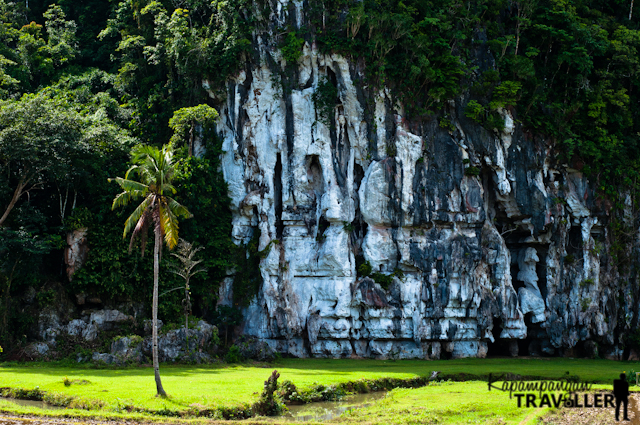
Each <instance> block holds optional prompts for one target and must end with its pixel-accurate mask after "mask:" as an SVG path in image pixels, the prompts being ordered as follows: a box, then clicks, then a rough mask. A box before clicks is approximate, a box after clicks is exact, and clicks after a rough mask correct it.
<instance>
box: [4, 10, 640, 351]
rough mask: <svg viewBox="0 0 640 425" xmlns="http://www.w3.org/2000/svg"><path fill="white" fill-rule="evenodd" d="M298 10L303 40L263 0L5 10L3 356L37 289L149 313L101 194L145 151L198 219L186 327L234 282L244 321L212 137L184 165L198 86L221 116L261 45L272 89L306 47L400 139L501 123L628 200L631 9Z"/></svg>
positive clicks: (142, 268) (248, 282)
mask: <svg viewBox="0 0 640 425" xmlns="http://www.w3.org/2000/svg"><path fill="white" fill-rule="evenodd" d="M304 4H308V9H307V10H305V20H304V24H303V25H302V26H300V27H297V26H296V24H295V22H294V21H293V20H291V21H290V23H289V25H287V26H285V27H281V28H275V27H274V26H273V23H272V21H271V20H270V19H269V15H270V14H271V13H272V10H273V8H275V2H274V1H269V0H254V1H250V0H234V1H231V0H227V1H222V0H212V1H208V0H174V1H147V0H125V1H120V2H117V1H111V2H106V1H98V0H87V1H83V2H78V1H72V0H60V1H58V2H57V3H53V2H49V1H33V0H32V1H30V2H28V3H27V2H24V1H17V2H10V1H7V0H0V24H1V26H0V294H2V300H1V303H0V313H1V315H0V335H1V336H2V338H8V339H12V340H20V339H24V338H26V335H27V334H28V329H29V328H30V326H31V325H32V324H33V322H34V320H35V318H34V315H33V314H32V313H31V312H30V311H29V309H28V308H18V306H20V305H21V304H20V303H21V300H22V299H23V298H24V294H25V293H27V292H28V291H29V290H33V289H35V290H36V291H37V294H38V295H37V297H36V300H35V303H36V304H35V305H36V306H37V307H38V308H43V307H45V306H47V305H50V304H51V303H53V302H54V300H55V299H56V297H57V296H59V294H60V293H61V292H62V293H66V294H68V295H69V296H73V295H74V294H78V293H86V294H90V295H93V296H97V297H101V298H102V299H111V300H116V301H136V302H144V303H145V304H148V302H149V299H150V297H151V285H150V276H151V275H152V273H151V267H152V262H151V261H150V259H149V258H140V256H139V255H135V254H129V253H128V252H127V250H128V242H127V241H123V239H122V223H123V222H124V219H125V218H126V217H127V216H128V215H129V214H130V213H131V211H129V210H120V211H111V201H112V200H113V198H114V196H115V195H116V194H117V193H118V187H117V186H116V185H113V184H109V183H108V180H107V179H108V178H110V177H115V176H121V175H124V172H125V171H126V169H127V168H128V163H127V161H128V160H129V152H130V150H131V148H132V147H133V146H134V145H136V144H139V143H145V144H152V145H156V146H161V145H163V144H166V143H168V142H169V141H171V142H172V143H173V145H174V146H175V147H176V149H177V153H176V155H177V158H178V166H177V174H176V183H177V186H179V188H180V190H179V193H178V199H177V200H178V201H179V202H180V203H182V204H183V205H185V206H186V207H187V208H188V209H189V211H190V212H191V213H193V215H194V218H193V219H191V220H185V221H184V222H182V223H181V226H180V236H181V237H183V238H184V239H186V240H188V241H190V242H194V243H195V244H196V245H198V246H202V247H204V250H203V251H202V254H203V255H202V257H203V258H204V259H205V261H204V264H203V265H204V266H205V267H206V268H207V272H206V273H202V274H199V275H197V276H196V277H194V280H193V281H192V284H191V287H192V291H193V299H194V300H195V312H196V314H200V315H206V314H212V310H213V308H214V307H213V306H214V305H215V299H216V296H217V288H218V285H219V283H220V281H221V280H222V279H223V278H224V276H225V273H226V271H227V270H228V269H232V268H233V267H234V266H238V270H241V273H239V276H240V277H239V278H238V277H237V278H236V285H237V288H236V289H237V291H236V292H237V298H238V303H241V302H242V301H243V300H245V302H246V299H247V297H246V296H245V295H247V294H249V293H250V292H251V291H255V289H256V279H258V277H256V275H257V273H256V270H255V268H256V267H257V262H258V261H259V260H256V252H257V241H256V239H255V238H254V240H252V241H251V242H250V243H249V244H248V246H247V247H246V249H247V250H248V251H249V254H250V255H246V251H245V250H244V249H245V248H234V245H233V244H232V243H231V239H230V229H231V225H230V217H231V216H230V212H229V200H228V197H227V189H226V185H225V183H224V180H223V178H222V176H221V173H220V171H219V153H220V141H219V140H218V139H217V138H216V134H215V125H212V124H211V123H210V122H209V121H207V122H204V121H206V120H204V121H203V122H198V123H197V124H200V125H201V126H202V137H203V140H204V143H205V147H206V152H207V153H206V154H205V156H204V157H202V158H195V157H194V156H193V155H191V146H190V142H189V138H190V135H189V134H190V132H192V131H193V129H192V128H191V127H190V126H192V125H193V124H194V123H196V122H195V121H198V120H199V119H200V118H202V117H200V115H198V111H199V109H198V108H199V105H204V104H208V105H209V106H212V107H218V106H219V105H220V104H219V103H218V104H216V102H215V101H214V100H213V97H212V96H210V95H209V94H208V93H207V92H206V91H205V90H204V88H203V80H206V81H207V82H208V85H209V90H210V91H212V92H213V94H214V95H215V97H216V98H218V99H224V96H225V90H226V85H225V81H226V80H227V79H228V78H229V77H231V76H233V75H234V74H236V73H237V72H238V71H239V70H241V69H248V68H251V67H252V66H254V65H258V63H256V61H258V60H259V59H257V57H258V56H257V55H256V54H255V51H256V48H257V45H256V43H257V38H256V35H258V34H260V36H261V40H262V42H263V43H268V44H270V45H271V47H274V48H279V49H281V52H282V56H283V58H284V59H285V60H286V62H287V68H285V69H284V70H283V71H282V72H283V73H284V72H287V69H290V67H291V66H293V65H292V64H295V62H296V61H297V59H299V58H300V56H301V54H302V46H303V44H304V43H305V41H306V42H311V41H315V42H316V43H317V45H318V46H319V48H320V50H321V51H322V52H326V53H330V52H335V53H340V54H342V55H344V56H347V57H350V58H352V59H353V60H354V61H359V63H362V64H364V69H365V80H366V81H362V82H361V83H362V84H363V85H364V84H366V85H368V86H369V87H382V86H387V87H389V88H390V89H391V90H390V92H391V93H392V94H393V96H394V97H396V98H397V100H398V101H399V102H400V103H402V104H403V105H404V106H405V110H406V113H407V115H408V119H409V120H415V121H418V120H433V119H437V120H440V121H441V122H442V120H444V121H446V120H447V116H446V114H445V113H444V112H443V111H444V105H445V101H446V100H449V99H457V100H458V101H460V99H461V98H465V99H468V101H465V102H466V104H465V105H463V106H464V111H465V115H466V116H467V117H469V118H471V119H473V120H475V121H477V122H478V123H479V125H483V126H485V127H486V128H488V129H490V130H492V129H497V130H499V129H500V128H502V126H503V125H504V123H503V122H502V118H501V116H500V114H498V113H497V111H498V110H499V109H500V108H510V110H511V111H512V112H513V114H514V116H515V117H516V119H517V120H518V121H519V122H520V123H521V124H522V126H523V129H524V130H525V132H526V133H527V134H530V135H533V136H534V137H540V138H543V139H544V140H547V141H549V142H551V143H553V144H554V145H555V146H556V148H557V150H558V153H559V155H561V158H562V160H563V161H564V162H566V163H567V164H570V165H572V166H573V165H574V164H581V165H580V166H581V167H583V170H584V171H585V172H586V173H588V174H589V175H590V176H591V178H592V179H593V181H594V182H596V183H597V185H598V188H599V190H600V193H601V194H602V196H608V197H613V199H615V194H616V193H617V192H618V190H619V189H620V188H622V187H624V188H633V189H635V187H636V185H637V180H638V175H639V171H640V168H639V166H638V164H639V162H638V161H639V159H640V146H639V145H638V140H639V134H640V127H639V126H640V120H638V114H639V113H640V106H639V105H640V102H639V101H638V100H639V99H638V91H639V88H640V87H639V84H640V78H639V76H640V56H639V55H638V48H639V47H640V32H639V31H638V28H639V23H640V11H638V13H635V12H634V11H633V10H632V9H631V7H632V4H633V3H632V0H614V1H610V0H607V1H605V0H596V1H587V0H575V1H568V0H567V1H565V0H523V1H512V0H486V1H482V0H478V1H463V0H438V1H427V0H405V1H396V0H324V1H322V0H309V1H308V2H304ZM321 88H322V84H321V85H320V87H319V90H320V89H321ZM284 89H285V90H286V89H287V88H286V87H285V88H284ZM461 95H465V96H464V97H461ZM318 98H320V96H318ZM219 101H220V100H218V102H219ZM317 106H318V107H319V108H322V107H323V105H322V104H317ZM325 106H326V105H325ZM329 106H330V105H329ZM185 108H186V109H185ZM209 118H211V117H209ZM445 124H446V122H445ZM80 228H87V229H88V239H89V241H90V252H89V255H88V259H87V262H86V264H85V265H84V266H83V268H82V269H81V270H80V271H78V272H77V273H76V274H75V275H74V278H73V280H72V281H69V280H68V278H67V276H66V274H65V272H64V268H65V267H64V263H63V254H62V252H63V249H64V247H65V246H66V241H65V240H66V235H67V233H68V232H69V231H72V230H75V229H80ZM161 273H162V276H161V279H160V282H161V292H163V291H165V290H169V289H172V288H174V287H178V286H180V281H179V277H177V276H175V275H173V274H171V273H169V271H168V269H167V268H166V267H165V266H164V265H163V270H162V272H161ZM29 288H31V289H29ZM180 301H181V295H180V291H177V292H176V291H174V292H172V293H169V294H167V295H166V296H165V297H164V298H163V299H162V302H161V307H160V308H161V310H160V316H161V317H164V318H167V319H170V320H171V319H177V318H178V317H179V315H180V313H181V305H180Z"/></svg>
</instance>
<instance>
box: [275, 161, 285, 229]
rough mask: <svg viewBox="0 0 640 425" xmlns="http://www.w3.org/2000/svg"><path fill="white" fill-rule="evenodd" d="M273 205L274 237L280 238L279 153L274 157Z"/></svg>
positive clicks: (280, 172) (280, 174) (280, 180)
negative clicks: (274, 215) (274, 216)
mask: <svg viewBox="0 0 640 425" xmlns="http://www.w3.org/2000/svg"><path fill="white" fill-rule="evenodd" d="M273 188H274V190H275V193H274V204H275V205H274V206H275V211H276V238H278V239H282V235H283V233H284V223H283V222H282V159H281V157H280V154H279V153H278V156H277V158H276V168H275V170H274V176H273Z"/></svg>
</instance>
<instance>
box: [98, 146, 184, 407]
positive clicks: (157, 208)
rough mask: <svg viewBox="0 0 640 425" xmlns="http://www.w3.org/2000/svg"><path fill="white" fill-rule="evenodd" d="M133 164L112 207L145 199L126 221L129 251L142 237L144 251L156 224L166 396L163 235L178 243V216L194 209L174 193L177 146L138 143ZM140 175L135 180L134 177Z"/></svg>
mask: <svg viewBox="0 0 640 425" xmlns="http://www.w3.org/2000/svg"><path fill="white" fill-rule="evenodd" d="M131 159H132V162H133V166H132V167H131V168H129V170H127V173H126V174H125V176H124V178H122V177H116V178H115V179H110V181H111V180H115V181H116V183H118V185H120V187H121V188H122V190H123V192H122V193H120V194H119V195H118V196H116V197H115V199H114V200H113V205H112V207H111V209H112V210H113V209H115V208H117V207H121V206H124V205H127V204H129V202H131V201H135V200H137V199H142V202H141V203H140V204H139V205H138V207H137V208H136V209H135V211H133V213H132V214H131V215H130V216H129V218H127V221H125V223H124V233H123V235H122V237H123V239H124V238H126V236H127V234H128V233H129V232H131V231H133V232H132V234H131V241H130V242H129V252H131V249H132V248H133V243H134V241H135V239H137V238H139V239H140V245H141V255H144V250H145V246H146V242H147V236H148V230H149V227H150V226H153V233H154V236H155V244H154V249H153V307H152V327H153V331H152V343H153V369H154V372H155V378H156V389H157V391H158V394H157V395H159V396H162V397H164V396H166V395H167V393H166V392H165V391H164V389H163V388H162V381H161V380H160V365H159V364H158V279H159V273H160V257H161V251H162V239H163V238H164V242H165V244H166V245H167V246H168V247H169V249H173V247H175V246H176V244H177V243H178V217H183V218H189V217H191V213H189V211H187V209H186V208H185V207H184V206H183V205H180V204H179V203H178V202H176V201H175V200H174V199H173V198H171V196H169V195H173V194H175V193H176V188H175V187H174V186H173V185H172V184H171V182H172V180H173V174H174V165H173V150H172V148H171V146H170V145H169V146H166V145H165V146H163V147H162V149H161V150H160V149H158V148H156V147H153V146H145V145H138V146H136V147H134V148H133V149H132V150H131ZM134 176H136V177H138V179H137V180H132V179H130V177H134Z"/></svg>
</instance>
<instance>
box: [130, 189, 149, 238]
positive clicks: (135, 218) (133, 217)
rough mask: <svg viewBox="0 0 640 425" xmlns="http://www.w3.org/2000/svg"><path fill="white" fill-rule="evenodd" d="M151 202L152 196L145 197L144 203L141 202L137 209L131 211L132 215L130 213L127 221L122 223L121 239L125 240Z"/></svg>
mask: <svg viewBox="0 0 640 425" xmlns="http://www.w3.org/2000/svg"><path fill="white" fill-rule="evenodd" d="M153 200H154V196H153V195H150V196H147V197H146V198H145V199H144V201H142V202H141V203H140V205H138V207H137V208H136V209H135V210H134V211H133V213H131V215H130V216H129V218H127V221H125V222H124V232H123V234H122V238H123V239H124V238H126V237H127V234H128V233H129V232H130V231H131V229H133V228H134V226H136V225H137V223H138V220H140V217H142V215H143V214H144V212H145V211H146V210H147V208H149V207H150V206H151V203H152V201H153Z"/></svg>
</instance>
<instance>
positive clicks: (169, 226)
mask: <svg viewBox="0 0 640 425" xmlns="http://www.w3.org/2000/svg"><path fill="white" fill-rule="evenodd" d="M159 212H160V225H161V228H162V234H163V235H164V241H165V243H166V245H167V247H169V249H173V248H174V247H175V246H176V245H177V244H178V218H177V217H176V215H175V214H174V212H173V211H172V210H171V207H170V206H169V205H168V204H167V199H166V198H165V199H162V201H161V202H160V205H159Z"/></svg>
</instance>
